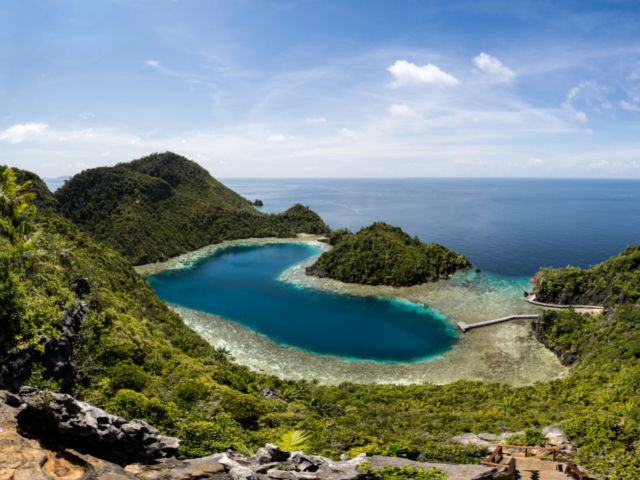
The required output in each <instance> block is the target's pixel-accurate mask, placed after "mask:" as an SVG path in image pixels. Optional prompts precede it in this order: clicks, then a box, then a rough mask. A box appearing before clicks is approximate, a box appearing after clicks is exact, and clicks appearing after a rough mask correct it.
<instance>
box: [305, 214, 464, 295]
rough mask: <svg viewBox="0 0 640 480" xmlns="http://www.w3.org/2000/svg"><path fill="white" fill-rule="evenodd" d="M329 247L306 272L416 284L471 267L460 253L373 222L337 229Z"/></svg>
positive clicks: (368, 281)
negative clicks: (356, 229)
mask: <svg viewBox="0 0 640 480" xmlns="http://www.w3.org/2000/svg"><path fill="white" fill-rule="evenodd" d="M328 242H329V244H331V245H333V248H332V249H331V250H329V251H327V252H324V253H323V254H322V255H321V256H320V258H319V259H318V261H317V262H316V263H315V264H314V265H313V266H312V267H309V268H308V269H307V274H309V275H318V276H322V277H331V278H335V279H336V280H340V281H342V282H346V283H359V284H364V285H392V286H395V287H401V286H409V285H418V284H421V283H427V282H435V281H438V280H442V279H448V278H449V275H451V274H453V273H455V272H457V271H458V270H464V269H467V268H471V267H473V264H472V263H471V262H470V261H469V259H468V258H467V257H465V256H464V255H462V254H459V253H456V252H454V251H452V250H449V249H448V248H446V247H443V246H442V245H438V244H437V243H422V242H421V241H420V240H419V239H418V237H414V238H411V237H410V236H409V235H407V234H406V233H405V232H403V231H402V229H400V228H399V227H394V226H392V225H387V224H386V223H383V222H376V223H374V224H373V225H370V226H368V227H364V228H361V229H360V231H359V232H358V233H356V234H353V233H351V232H349V231H348V230H337V231H335V232H333V233H332V234H331V236H330V237H329V239H328Z"/></svg>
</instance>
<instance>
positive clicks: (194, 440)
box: [173, 414, 246, 458]
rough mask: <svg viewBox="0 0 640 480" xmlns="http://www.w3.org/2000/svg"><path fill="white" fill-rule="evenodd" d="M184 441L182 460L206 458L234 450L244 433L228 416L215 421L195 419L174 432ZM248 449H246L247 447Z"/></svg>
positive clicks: (186, 422)
mask: <svg viewBox="0 0 640 480" xmlns="http://www.w3.org/2000/svg"><path fill="white" fill-rule="evenodd" d="M173 433H174V434H175V435H176V436H178V438H180V439H181V440H182V445H181V447H180V455H181V457H182V458H194V457H204V456H207V455H212V454H214V453H220V452H226V451H227V450H229V449H234V448H235V447H236V444H237V443H238V439H239V438H243V436H244V435H243V432H242V429H241V428H240V425H238V424H237V423H236V422H234V421H233V419H231V417H229V416H228V415H224V414H223V415H219V416H217V417H216V418H214V419H210V418H206V419H205V418H200V417H195V418H191V419H187V420H186V421H183V422H181V423H180V425H179V426H178V427H177V428H176V429H175V430H174V432H173ZM245 449H246V447H245Z"/></svg>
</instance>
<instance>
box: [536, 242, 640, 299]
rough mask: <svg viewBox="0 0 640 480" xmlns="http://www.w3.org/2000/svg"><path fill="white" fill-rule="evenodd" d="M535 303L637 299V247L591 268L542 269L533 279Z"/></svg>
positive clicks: (639, 274) (639, 249) (639, 262)
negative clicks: (536, 301)
mask: <svg viewBox="0 0 640 480" xmlns="http://www.w3.org/2000/svg"><path fill="white" fill-rule="evenodd" d="M533 282H534V284H535V285H536V288H535V294H536V300H538V301H540V302H544V303H555V304H559V305H602V304H607V305H617V304H628V303H632V304H634V303H637V302H638V300H639V299H640V245H634V246H629V247H627V248H626V249H625V251H624V252H622V253H620V254H618V255H616V256H614V257H611V258H610V259H609V260H607V261H605V262H602V263H600V264H598V265H595V266H594V267H591V268H589V269H586V270H583V269H581V268H578V267H566V268H558V269H551V268H547V269H543V270H541V271H540V272H538V273H537V274H536V276H535V277H534V278H533Z"/></svg>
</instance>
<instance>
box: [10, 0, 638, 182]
mask: <svg viewBox="0 0 640 480" xmlns="http://www.w3.org/2000/svg"><path fill="white" fill-rule="evenodd" d="M0 59H1V65H2V68H0V164H9V165H14V166H18V167H21V168H26V169H29V170H32V171H35V172H37V173H39V174H40V175H42V176H44V177H56V176H61V175H71V174H73V173H76V172H78V171H80V170H82V169H85V168H90V167H95V166H100V165H113V164H115V163H118V162H122V161H128V160H132V159H134V158H138V157H141V156H144V155H146V154H149V153H151V152H156V151H166V150H171V151H174V152H176V153H179V154H182V155H185V156H187V157H188V158H191V159H193V160H195V161H197V162H199V163H200V164H201V165H203V166H204V167H205V168H207V169H209V171H210V172H211V173H212V174H213V175H214V176H216V177H222V178H224V177H422V176H480V177H595V178H606V177H615V178H640V2H637V1H628V2H623V1H619V2H617V1H601V2H588V1H575V2H572V1H562V2H544V1H540V2H530V3H528V2H512V1H505V2H502V1H491V0H488V1H483V2H477V1H473V2H471V1H470V2H466V1H459V2H456V1H445V2H428V1H410V0H393V1H391V0H389V1H376V0H340V1H333V0H316V1H310V0H298V1H295V0H252V1H249V0H235V1H233V0H221V1H217V0H174V1H171V0H111V1H107V0H92V1H87V0H77V1H67V0H51V1H49V0H4V1H3V2H2V3H0Z"/></svg>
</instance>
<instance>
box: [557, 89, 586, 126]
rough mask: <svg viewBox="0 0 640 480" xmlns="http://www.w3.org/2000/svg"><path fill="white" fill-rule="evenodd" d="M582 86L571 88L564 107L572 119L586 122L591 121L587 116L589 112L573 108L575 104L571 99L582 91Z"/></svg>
mask: <svg viewBox="0 0 640 480" xmlns="http://www.w3.org/2000/svg"><path fill="white" fill-rule="evenodd" d="M581 88H582V85H580V86H578V87H574V88H572V89H571V91H570V92H569V95H567V101H566V102H564V103H563V104H562V109H563V110H564V111H565V113H566V114H567V115H568V116H569V118H570V119H572V120H575V121H576V122H581V123H586V122H588V121H589V119H588V118H587V114H586V113H584V112H582V111H580V110H576V109H575V108H573V105H571V100H573V98H574V97H575V96H576V95H577V94H578V92H580V89H581Z"/></svg>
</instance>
